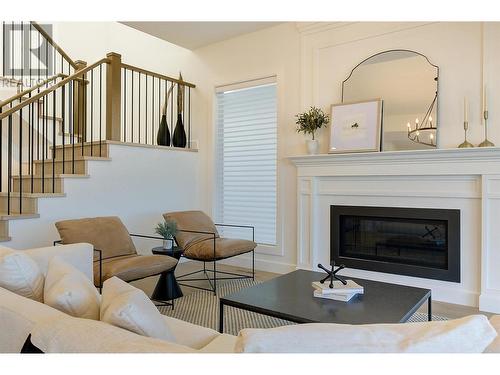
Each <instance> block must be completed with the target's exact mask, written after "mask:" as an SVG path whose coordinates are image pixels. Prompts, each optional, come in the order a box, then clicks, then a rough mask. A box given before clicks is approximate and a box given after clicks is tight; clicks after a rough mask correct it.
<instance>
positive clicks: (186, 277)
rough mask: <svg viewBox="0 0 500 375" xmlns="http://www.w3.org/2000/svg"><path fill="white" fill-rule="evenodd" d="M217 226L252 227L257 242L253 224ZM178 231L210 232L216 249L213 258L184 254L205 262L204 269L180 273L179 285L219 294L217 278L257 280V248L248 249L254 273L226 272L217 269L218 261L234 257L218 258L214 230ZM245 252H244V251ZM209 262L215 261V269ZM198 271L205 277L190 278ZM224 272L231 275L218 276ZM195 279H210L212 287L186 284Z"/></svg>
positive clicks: (191, 258) (188, 231) (218, 224)
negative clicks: (201, 258) (202, 258)
mask: <svg viewBox="0 0 500 375" xmlns="http://www.w3.org/2000/svg"><path fill="white" fill-rule="evenodd" d="M215 226H218V227H230V228H248V229H251V230H252V241H254V242H255V227H254V226H251V225H235V224H220V223H216V224H215ZM177 231H178V232H185V233H199V234H208V235H211V236H212V238H210V240H212V243H213V251H214V256H213V258H212V259H211V260H200V259H197V258H193V257H189V256H186V255H185V254H182V257H183V258H186V259H189V260H195V261H198V262H200V261H201V262H203V269H201V270H198V271H193V272H189V273H185V274H183V275H180V276H177V277H176V279H177V281H178V282H179V285H182V286H187V287H189V288H195V289H200V290H206V291H209V292H213V293H214V295H217V280H219V281H220V280H239V279H252V280H255V249H253V250H251V251H248V252H251V253H252V275H251V276H250V275H244V274H238V273H234V272H226V271H220V270H217V261H219V260H223V259H229V258H232V257H224V258H218V257H217V255H216V239H217V236H216V234H215V233H214V232H205V231H197V230H186V229H184V230H181V229H177ZM242 254H244V253H242ZM242 254H238V255H242ZM238 255H233V256H238ZM209 262H213V269H208V268H207V265H206V264H207V263H209ZM208 272H211V273H212V278H211V277H210V275H209V274H208ZM198 273H203V275H204V277H202V278H190V277H189V276H192V275H196V274H198ZM218 273H219V274H222V275H229V276H228V277H219V278H218V277H217V274H218ZM193 281H208V283H209V284H210V288H203V287H200V286H197V285H192V284H186V282H193Z"/></svg>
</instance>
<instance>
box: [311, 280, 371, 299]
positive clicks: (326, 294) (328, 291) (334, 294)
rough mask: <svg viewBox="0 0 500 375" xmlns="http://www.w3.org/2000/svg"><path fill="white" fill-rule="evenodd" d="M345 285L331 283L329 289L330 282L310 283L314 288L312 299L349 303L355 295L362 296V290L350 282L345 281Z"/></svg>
mask: <svg viewBox="0 0 500 375" xmlns="http://www.w3.org/2000/svg"><path fill="white" fill-rule="evenodd" d="M346 281H347V285H344V284H342V283H341V282H340V281H334V282H333V288H330V287H329V285H330V281H328V280H327V281H325V282H324V284H321V283H320V282H319V281H315V282H313V283H312V286H313V288H314V297H318V298H326V299H332V300H335V301H344V302H348V301H350V300H351V299H352V298H353V297H354V296H355V295H357V294H363V293H364V288H363V287H362V286H361V285H359V284H357V283H355V282H354V281H352V280H346Z"/></svg>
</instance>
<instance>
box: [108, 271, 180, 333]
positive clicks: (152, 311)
mask: <svg viewBox="0 0 500 375" xmlns="http://www.w3.org/2000/svg"><path fill="white" fill-rule="evenodd" d="M101 320H102V321H104V322H107V323H109V324H112V325H114V326H117V327H121V328H124V329H127V330H129V331H131V332H135V333H137V334H139V335H143V336H148V337H153V338H158V339H162V340H166V341H171V342H175V337H174V336H173V334H172V333H171V331H170V329H169V327H168V325H167V323H166V321H165V320H164V319H163V317H162V315H161V314H160V312H159V311H158V309H157V308H156V306H155V305H154V304H153V302H151V300H150V299H149V298H148V297H147V296H146V294H145V293H144V292H143V291H142V290H140V289H137V288H135V287H133V286H132V285H130V284H127V283H126V282H124V281H122V280H120V279H119V278H117V277H112V278H110V279H108V280H106V281H105V282H104V285H103V288H102V302H101Z"/></svg>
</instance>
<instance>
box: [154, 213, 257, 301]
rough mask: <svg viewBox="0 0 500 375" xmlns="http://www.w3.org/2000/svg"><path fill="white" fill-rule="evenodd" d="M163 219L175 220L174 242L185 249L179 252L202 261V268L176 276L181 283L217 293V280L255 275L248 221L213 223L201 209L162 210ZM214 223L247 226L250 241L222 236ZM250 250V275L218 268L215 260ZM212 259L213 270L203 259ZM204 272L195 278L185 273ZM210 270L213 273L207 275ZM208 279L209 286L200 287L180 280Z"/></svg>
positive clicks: (254, 245)
mask: <svg viewBox="0 0 500 375" xmlns="http://www.w3.org/2000/svg"><path fill="white" fill-rule="evenodd" d="M163 217H164V218H165V220H169V221H174V222H175V223H176V224H177V234H176V236H175V242H177V244H178V245H179V246H180V247H181V248H182V249H183V250H184V251H183V253H182V256H183V257H185V258H188V259H191V260H197V261H201V262H203V270H200V271H195V272H191V273H188V274H185V275H181V276H178V277H176V279H177V280H178V281H179V283H180V284H181V285H185V286H189V287H193V288H197V289H203V290H210V291H213V292H214V294H215V293H216V289H217V280H227V279H242V278H252V279H254V278H255V248H256V247H257V244H256V243H255V242H254V238H255V234H254V231H255V230H254V227H252V226H247V225H227V224H215V223H214V222H213V221H212V219H210V217H209V216H208V215H206V214H205V213H204V212H202V211H178V212H169V213H165V214H163ZM217 226H222V227H237V228H247V229H251V231H252V241H249V240H243V239H234V238H223V237H221V236H220V235H219V232H218V231H217ZM249 252H252V276H248V275H240V274H235V273H231V272H223V271H217V267H216V263H217V261H219V260H222V259H227V258H231V257H234V256H237V255H241V254H245V253H249ZM207 262H213V270H211V269H207V267H206V263H207ZM200 272H203V274H204V278H201V279H194V278H189V279H188V278H186V277H187V276H191V275H194V274H196V273H200ZM208 272H211V273H213V277H210V276H209V275H208ZM218 273H220V274H223V275H229V277H222V278H221V277H217V274H218ZM200 280H208V282H209V284H210V287H211V288H210V289H206V288H201V287H197V286H193V285H189V284H185V283H181V281H200Z"/></svg>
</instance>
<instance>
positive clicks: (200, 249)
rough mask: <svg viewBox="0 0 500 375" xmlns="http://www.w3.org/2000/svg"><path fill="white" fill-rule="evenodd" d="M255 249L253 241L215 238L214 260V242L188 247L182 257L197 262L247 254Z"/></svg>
mask: <svg viewBox="0 0 500 375" xmlns="http://www.w3.org/2000/svg"><path fill="white" fill-rule="evenodd" d="M256 247H257V244H256V243H255V242H253V241H248V240H239V239H234V238H216V239H215V258H214V241H213V239H211V240H204V241H199V242H197V243H195V244H194V245H191V246H189V248H188V249H187V250H185V251H184V256H185V257H187V258H193V259H198V260H213V259H225V258H230V257H232V256H235V255H240V254H244V253H248V252H249V251H252V250H253V249H255V248H256Z"/></svg>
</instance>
